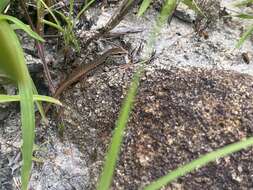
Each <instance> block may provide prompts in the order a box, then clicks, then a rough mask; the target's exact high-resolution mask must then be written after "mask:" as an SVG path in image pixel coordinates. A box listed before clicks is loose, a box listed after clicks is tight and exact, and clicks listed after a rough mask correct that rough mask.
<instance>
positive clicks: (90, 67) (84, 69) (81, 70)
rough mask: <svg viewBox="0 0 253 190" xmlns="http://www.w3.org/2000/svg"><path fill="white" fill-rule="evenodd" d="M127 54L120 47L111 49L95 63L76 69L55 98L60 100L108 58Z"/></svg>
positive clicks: (61, 85) (59, 88)
mask: <svg viewBox="0 0 253 190" xmlns="http://www.w3.org/2000/svg"><path fill="white" fill-rule="evenodd" d="M126 53H127V51H126V50H124V49H123V48H120V47H116V48H111V49H109V50H107V51H105V52H104V53H103V54H102V55H100V56H99V57H98V58H97V59H96V60H94V61H92V62H90V63H88V64H85V65H81V66H79V67H77V68H76V69H74V70H73V71H72V72H71V73H70V75H69V76H68V77H67V79H65V80H64V81H63V82H61V84H60V85H59V87H58V89H57V90H56V91H55V93H54V94H53V98H59V97H60V95H61V94H62V92H63V91H64V90H66V89H67V88H68V87H69V86H70V85H72V84H73V83H75V82H77V81H78V80H80V78H81V77H82V76H84V75H85V74H87V73H88V72H90V71H91V70H93V69H95V68H96V67H98V66H99V65H101V64H103V63H104V62H105V61H106V59H107V58H108V57H110V56H112V55H117V54H126ZM50 107H51V104H48V105H47V106H46V108H45V113H47V112H48V110H49V109H50Z"/></svg>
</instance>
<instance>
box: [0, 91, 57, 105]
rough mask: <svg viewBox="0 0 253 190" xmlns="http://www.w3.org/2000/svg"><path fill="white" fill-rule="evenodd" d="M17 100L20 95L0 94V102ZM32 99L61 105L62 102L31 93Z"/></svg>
mask: <svg viewBox="0 0 253 190" xmlns="http://www.w3.org/2000/svg"><path fill="white" fill-rule="evenodd" d="M17 101H20V95H2V94H1V95H0V103H6V102H17ZM33 101H42V102H48V103H53V104H57V105H60V106H62V103H61V102H60V101H59V100H57V99H55V98H52V97H49V96H42V95H33Z"/></svg>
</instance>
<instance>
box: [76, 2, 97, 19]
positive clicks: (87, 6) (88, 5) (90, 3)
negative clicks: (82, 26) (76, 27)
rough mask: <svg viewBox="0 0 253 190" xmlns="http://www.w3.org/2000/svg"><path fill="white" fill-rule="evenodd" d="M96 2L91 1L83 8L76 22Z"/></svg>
mask: <svg viewBox="0 0 253 190" xmlns="http://www.w3.org/2000/svg"><path fill="white" fill-rule="evenodd" d="M95 1H96V0H90V1H89V2H88V3H87V4H86V5H85V6H84V7H83V8H82V10H81V11H80V12H79V13H78V14H77V17H76V20H78V19H79V18H80V17H81V16H82V14H83V13H84V12H85V11H86V10H87V9H88V8H89V7H90V6H91V5H92V4H93V3H94V2H95Z"/></svg>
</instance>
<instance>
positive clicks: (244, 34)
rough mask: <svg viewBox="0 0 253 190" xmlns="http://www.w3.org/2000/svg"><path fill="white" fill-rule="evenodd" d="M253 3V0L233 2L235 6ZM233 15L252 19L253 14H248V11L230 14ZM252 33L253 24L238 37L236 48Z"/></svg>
mask: <svg viewBox="0 0 253 190" xmlns="http://www.w3.org/2000/svg"><path fill="white" fill-rule="evenodd" d="M251 4H253V0H243V1H240V2H237V3H235V4H234V5H235V6H236V7H246V6H249V5H251ZM232 16H234V17H238V18H241V19H253V15H252V14H248V13H240V14H236V15H232ZM252 33H253V25H252V26H250V27H249V28H248V29H247V31H246V32H244V33H243V35H242V37H241V38H240V39H239V41H238V42H237V44H236V48H240V47H241V46H242V44H243V43H244V42H245V41H246V40H247V39H248V38H249V37H250V36H251V35H252Z"/></svg>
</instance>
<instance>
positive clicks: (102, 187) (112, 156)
mask: <svg viewBox="0 0 253 190" xmlns="http://www.w3.org/2000/svg"><path fill="white" fill-rule="evenodd" d="M140 75H141V70H139V71H138V72H137V73H136V74H135V75H134V78H133V80H132V83H131V85H130V88H129V90H128V93H127V96H126V98H125V100H124V102H123V105H122V109H121V111H120V114H119V118H118V121H117V122H116V128H115V130H114V133H113V137H112V140H111V144H110V147H109V150H108V153H107V155H106V160H105V164H104V168H103V171H102V175H101V177H100V181H99V183H98V186H97V190H108V189H109V187H110V184H111V181H112V178H113V173H114V168H115V166H116V162H117V159H118V155H119V152H120V147H121V144H122V139H123V135H124V130H125V128H126V125H127V122H128V119H129V116H130V113H131V110H132V108H133V103H134V99H135V96H136V93H137V89H138V86H139V80H140Z"/></svg>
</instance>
